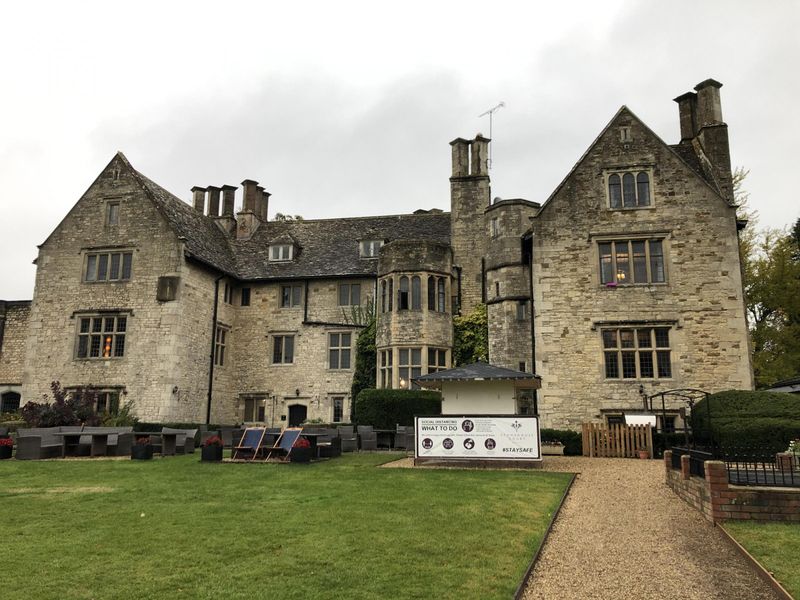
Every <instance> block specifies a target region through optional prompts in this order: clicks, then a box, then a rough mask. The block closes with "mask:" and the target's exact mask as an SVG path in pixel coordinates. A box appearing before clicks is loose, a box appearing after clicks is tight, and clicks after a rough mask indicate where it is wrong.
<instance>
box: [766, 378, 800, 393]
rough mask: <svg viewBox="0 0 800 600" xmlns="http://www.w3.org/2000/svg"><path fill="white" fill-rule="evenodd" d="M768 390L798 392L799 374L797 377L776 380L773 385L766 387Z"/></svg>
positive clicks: (799, 385)
mask: <svg viewBox="0 0 800 600" xmlns="http://www.w3.org/2000/svg"><path fill="white" fill-rule="evenodd" d="M768 391H770V392H789V393H794V394H797V393H800V375H798V376H797V377H792V378H791V379H784V380H783V381H778V382H776V383H775V384H774V385H772V386H771V387H769V388H768Z"/></svg>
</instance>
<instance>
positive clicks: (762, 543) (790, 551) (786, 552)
mask: <svg viewBox="0 0 800 600" xmlns="http://www.w3.org/2000/svg"><path fill="white" fill-rule="evenodd" d="M725 529H726V530H727V531H728V533H730V534H731V535H732V536H733V537H735V538H736V541H737V542H739V543H740V544H741V545H742V546H744V547H745V548H746V549H747V551H748V552H749V553H750V554H752V555H753V556H754V557H755V558H756V559H757V560H758V562H760V563H761V564H762V565H763V566H764V568H765V569H767V570H768V571H770V572H771V573H772V575H773V576H774V577H775V579H777V580H778V581H780V582H781V585H782V586H783V587H785V588H786V590H787V591H788V592H789V593H790V594H791V595H792V596H794V597H795V598H800V523H757V522H753V521H728V522H727V523H725Z"/></svg>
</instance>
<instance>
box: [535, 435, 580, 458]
mask: <svg viewBox="0 0 800 600" xmlns="http://www.w3.org/2000/svg"><path fill="white" fill-rule="evenodd" d="M541 436H542V442H561V443H562V444H564V454H565V455H567V456H581V455H582V454H583V438H582V437H581V434H580V433H578V432H577V431H572V430H571V429H542V431H541Z"/></svg>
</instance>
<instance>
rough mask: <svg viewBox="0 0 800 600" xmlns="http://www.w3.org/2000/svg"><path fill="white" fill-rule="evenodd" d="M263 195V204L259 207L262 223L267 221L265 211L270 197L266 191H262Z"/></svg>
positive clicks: (267, 208)
mask: <svg viewBox="0 0 800 600" xmlns="http://www.w3.org/2000/svg"><path fill="white" fill-rule="evenodd" d="M263 194H264V200H263V202H262V203H261V207H262V213H261V219H262V220H263V221H267V220H268V219H267V211H268V210H269V197H270V196H271V195H272V194H270V193H269V192H267V191H264V192H263Z"/></svg>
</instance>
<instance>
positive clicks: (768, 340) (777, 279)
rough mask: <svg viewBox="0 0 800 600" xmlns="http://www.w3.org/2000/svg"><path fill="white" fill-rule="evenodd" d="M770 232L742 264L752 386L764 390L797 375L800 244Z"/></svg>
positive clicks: (792, 235)
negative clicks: (749, 338)
mask: <svg viewBox="0 0 800 600" xmlns="http://www.w3.org/2000/svg"><path fill="white" fill-rule="evenodd" d="M799 224H800V219H798V221H797V222H796V223H795V224H794V227H793V228H792V231H791V232H787V231H785V230H776V229H769V230H765V231H764V232H762V233H761V235H760V237H759V238H757V244H756V246H755V249H754V250H755V251H754V252H753V253H752V254H751V256H750V257H749V259H748V260H747V261H746V263H745V264H746V285H745V290H746V294H747V313H748V317H749V319H750V327H751V335H752V341H753V371H754V374H755V378H756V386H757V387H759V388H763V387H768V386H770V385H772V384H773V383H775V382H776V381H779V380H781V379H787V378H789V377H793V376H796V375H797V374H798V371H799V370H800V241H798V238H797V235H796V232H797V231H798V225H799Z"/></svg>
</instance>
